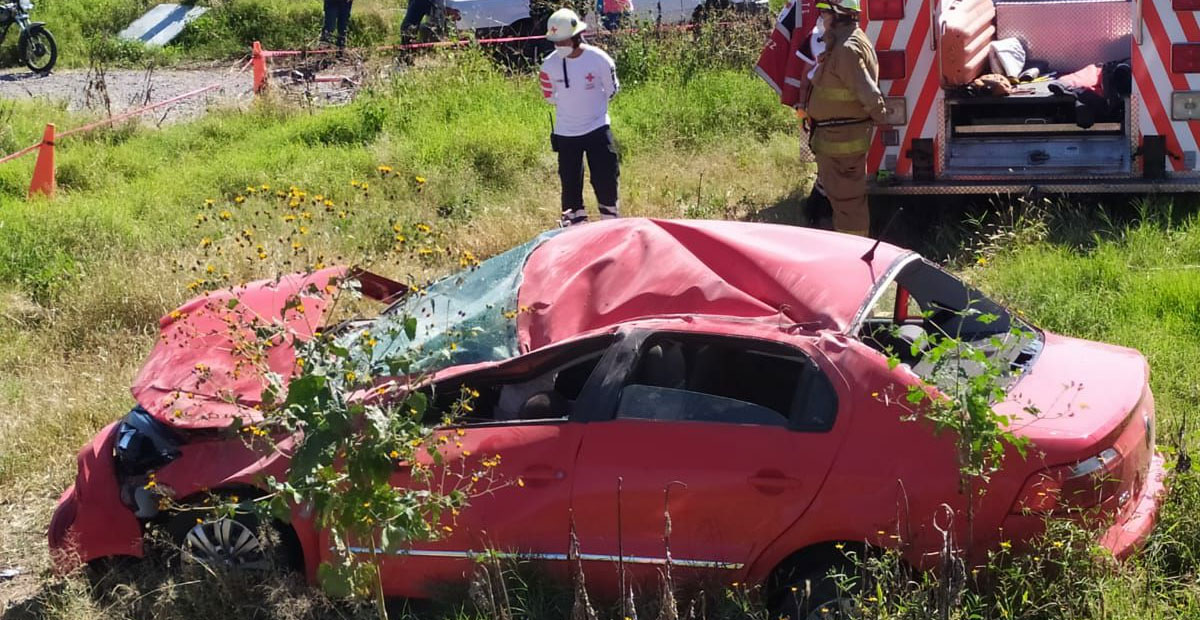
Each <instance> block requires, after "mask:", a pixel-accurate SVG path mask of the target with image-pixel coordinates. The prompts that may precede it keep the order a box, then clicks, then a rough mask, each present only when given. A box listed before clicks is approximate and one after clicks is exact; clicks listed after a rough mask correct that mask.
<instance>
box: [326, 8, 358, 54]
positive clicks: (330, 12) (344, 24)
mask: <svg viewBox="0 0 1200 620" xmlns="http://www.w3.org/2000/svg"><path fill="white" fill-rule="evenodd" d="M353 3H354V2H353V0H325V25H324V26H323V27H322V28H321V43H324V44H326V45H328V44H330V43H335V41H334V40H333V39H332V36H333V33H334V31H336V32H337V40H336V44H337V47H338V49H344V48H345V47H346V31H347V30H349V29H350V5H352V4H353Z"/></svg>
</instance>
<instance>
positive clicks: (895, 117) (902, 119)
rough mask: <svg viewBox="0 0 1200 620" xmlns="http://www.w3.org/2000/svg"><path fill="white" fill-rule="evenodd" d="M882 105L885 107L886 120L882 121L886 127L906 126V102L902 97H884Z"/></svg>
mask: <svg viewBox="0 0 1200 620" xmlns="http://www.w3.org/2000/svg"><path fill="white" fill-rule="evenodd" d="M883 105H884V106H885V107H887V118H886V119H884V121H885V123H886V124H888V125H892V126H896V125H907V124H908V100H907V99H905V98H904V97H884V98H883Z"/></svg>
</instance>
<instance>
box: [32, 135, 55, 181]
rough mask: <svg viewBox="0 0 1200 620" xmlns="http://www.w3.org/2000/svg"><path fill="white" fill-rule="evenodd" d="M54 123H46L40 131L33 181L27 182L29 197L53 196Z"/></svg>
mask: <svg viewBox="0 0 1200 620" xmlns="http://www.w3.org/2000/svg"><path fill="white" fill-rule="evenodd" d="M54 188H55V183H54V123H49V124H47V125H46V131H45V132H43V133H42V146H41V148H39V149H38V157H37V163H36V164H34V165H33V181H32V182H30V183H29V198H33V196H34V194H41V195H43V196H45V197H47V198H54Z"/></svg>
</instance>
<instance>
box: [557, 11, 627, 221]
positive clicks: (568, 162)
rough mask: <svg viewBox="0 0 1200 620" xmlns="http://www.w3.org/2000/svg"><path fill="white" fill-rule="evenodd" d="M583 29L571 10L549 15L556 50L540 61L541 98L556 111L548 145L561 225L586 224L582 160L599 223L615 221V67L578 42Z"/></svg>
mask: <svg viewBox="0 0 1200 620" xmlns="http://www.w3.org/2000/svg"><path fill="white" fill-rule="evenodd" d="M586 29H587V24H586V23H584V21H583V20H582V19H580V18H579V16H578V15H576V14H575V12H574V11H572V10H570V9H559V10H557V11H555V12H554V14H553V15H551V16H550V20H549V22H548V24H547V28H546V38H547V39H549V40H550V41H551V42H553V43H554V45H555V48H554V52H552V53H551V54H550V55H549V56H547V57H546V60H545V61H543V62H542V71H541V73H540V74H539V76H538V77H539V78H540V79H541V83H542V96H543V97H545V98H546V101H547V102H548V103H551V104H553V105H554V107H555V109H556V110H557V114H556V115H555V120H554V130H553V132H552V133H551V134H550V146H551V148H553V149H554V150H555V151H556V152H557V153H558V177H559V179H560V180H561V181H562V225H563V226H572V225H575V224H581V223H583V222H586V221H587V219H588V216H587V210H586V209H584V206H583V158H584V156H585V155H586V156H587V163H588V168H589V169H590V171H591V175H592V189H593V190H595V192H596V200H597V202H599V203H600V219H602V220H603V219H611V218H615V217H619V215H620V211H619V207H620V205H619V201H618V199H617V179H618V177H620V169H619V167H618V165H617V148H616V145H615V144H614V143H613V135H612V130H611V129H609V117H608V100H609V99H612V98H613V96H614V95H616V94H617V90H619V89H620V84H619V83H618V82H617V67H616V65H615V64H613V60H612V58H611V57H610V56H609V55H608V54H606V53H604V51H603V50H601V49H600V48H598V47H595V46H592V45H588V44H586V43H584V42H583V34H582V33H583V31H584V30H586Z"/></svg>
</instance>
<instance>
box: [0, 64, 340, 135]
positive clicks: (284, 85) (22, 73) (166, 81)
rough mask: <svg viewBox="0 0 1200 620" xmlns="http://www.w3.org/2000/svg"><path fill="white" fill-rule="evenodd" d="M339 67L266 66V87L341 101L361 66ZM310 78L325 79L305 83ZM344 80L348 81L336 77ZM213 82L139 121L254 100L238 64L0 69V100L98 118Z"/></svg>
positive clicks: (322, 101) (185, 116) (190, 115)
mask: <svg viewBox="0 0 1200 620" xmlns="http://www.w3.org/2000/svg"><path fill="white" fill-rule="evenodd" d="M342 64H343V65H345V66H338V65H332V66H327V67H326V66H320V65H314V63H311V62H310V63H307V64H304V63H296V62H292V63H288V62H286V61H285V62H279V63H277V64H275V65H274V66H272V67H270V69H271V74H272V75H271V82H270V83H271V87H272V88H273V89H275V90H276V91H277V92H280V93H282V94H283V95H285V96H286V97H289V98H293V99H298V100H300V99H302V100H305V101H308V102H310V103H313V104H317V105H336V104H340V103H346V102H348V101H349V100H350V99H352V98H353V95H354V92H355V91H356V90H357V87H358V85H359V84H360V83H361V81H362V78H361V75H362V66H361V63H357V66H355V63H342ZM297 69H298V70H297ZM314 76H321V77H324V78H326V79H328V80H329V81H322V82H319V83H315V82H311V81H308V80H311V78H313V77H314ZM343 76H344V77H346V78H349V79H348V80H340V79H337V78H341V77H343ZM213 84H219V85H220V87H219V88H216V89H214V90H211V91H209V92H206V93H203V94H201V95H197V96H195V97H189V98H187V99H184V100H182V101H179V102H177V103H173V104H170V105H168V106H164V107H161V108H157V109H155V110H152V111H149V112H147V113H146V114H145V115H144V116H143V121H144V122H145V123H146V124H148V125H154V126H158V125H164V124H171V123H176V122H180V121H187V120H193V119H195V118H198V117H200V116H203V115H204V113H205V112H206V111H208V110H210V109H212V108H215V107H229V106H234V107H237V106H245V105H249V104H250V102H251V101H252V100H253V98H254V94H253V78H252V77H251V73H250V70H249V68H248V67H245V68H243V67H242V66H240V63H239V65H235V66H229V67H218V68H213V67H193V68H164V69H154V70H144V69H107V70H105V71H104V73H103V74H102V75H100V74H97V73H96V72H94V71H90V70H87V69H69V70H63V71H55V72H53V73H51V74H49V75H39V74H36V73H31V72H29V71H26V70H23V69H22V70H18V69H5V70H0V100H26V101H29V100H33V101H44V102H46V103H47V104H50V105H60V106H65V107H66V109H67V110H69V111H72V112H91V113H93V114H96V115H97V116H102V117H103V116H108V115H115V114H120V113H121V112H125V111H128V110H132V109H135V108H138V107H141V106H145V105H147V104H151V103H157V102H160V101H165V100H167V99H171V98H173V97H177V96H179V95H183V94H185V93H188V92H191V91H194V90H198V89H201V88H204V87H206V86H210V85H213Z"/></svg>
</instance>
